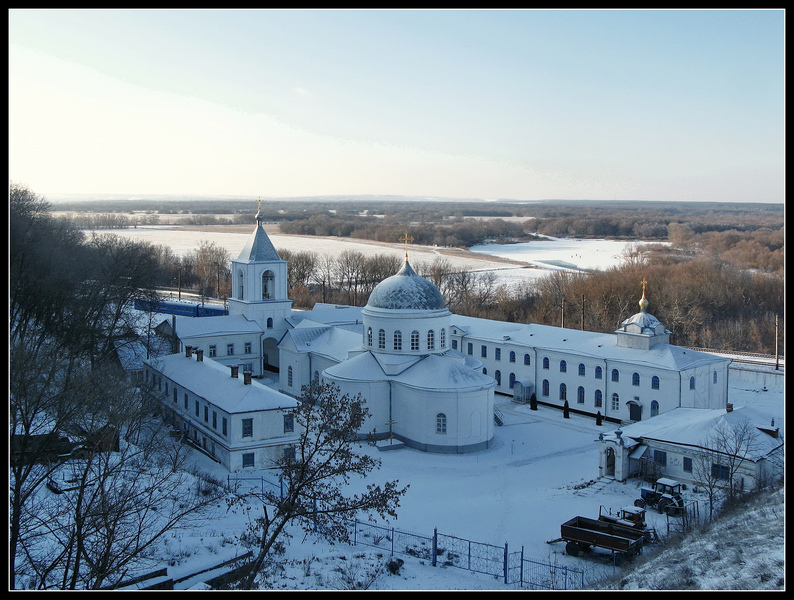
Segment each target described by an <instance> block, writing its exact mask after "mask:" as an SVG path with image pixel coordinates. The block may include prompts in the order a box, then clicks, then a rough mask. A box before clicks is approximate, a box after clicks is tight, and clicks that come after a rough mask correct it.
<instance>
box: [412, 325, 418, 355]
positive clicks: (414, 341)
mask: <svg viewBox="0 0 794 600" xmlns="http://www.w3.org/2000/svg"><path fill="white" fill-rule="evenodd" d="M411 350H419V332H418V331H416V330H415V329H414V330H413V331H412V332H411Z"/></svg>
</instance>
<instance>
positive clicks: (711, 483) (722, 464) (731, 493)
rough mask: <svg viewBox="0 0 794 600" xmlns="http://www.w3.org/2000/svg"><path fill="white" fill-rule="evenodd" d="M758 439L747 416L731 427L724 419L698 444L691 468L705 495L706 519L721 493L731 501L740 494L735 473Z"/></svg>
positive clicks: (712, 510) (711, 512) (710, 515)
mask: <svg viewBox="0 0 794 600" xmlns="http://www.w3.org/2000/svg"><path fill="white" fill-rule="evenodd" d="M757 436H758V430H757V429H756V427H755V426H754V425H753V424H752V423H751V422H750V420H749V419H747V418H746V417H745V418H741V419H739V420H737V422H735V423H733V424H729V423H728V422H726V420H724V419H723V420H721V421H719V423H718V424H717V426H716V427H715V428H714V429H713V430H712V431H711V433H710V434H709V436H708V437H707V438H706V439H705V440H703V441H701V442H700V443H699V446H700V450H699V451H698V452H697V454H696V455H695V458H694V460H693V463H692V468H693V474H694V476H695V479H696V481H697V482H698V484H699V485H701V486H702V487H703V489H704V490H705V491H706V494H707V495H708V499H709V518H711V517H712V516H713V513H714V509H715V507H716V502H717V500H718V499H719V497H720V496H721V495H722V494H725V496H727V498H728V499H729V500H731V499H733V498H734V497H735V496H736V495H737V494H738V493H740V492H741V491H742V489H743V487H744V486H743V485H737V474H738V473H739V470H740V469H741V467H742V466H743V465H744V464H745V463H746V462H747V461H748V459H749V458H750V456H751V453H752V450H753V449H754V447H755V444H756V439H757ZM742 483H743V482H742Z"/></svg>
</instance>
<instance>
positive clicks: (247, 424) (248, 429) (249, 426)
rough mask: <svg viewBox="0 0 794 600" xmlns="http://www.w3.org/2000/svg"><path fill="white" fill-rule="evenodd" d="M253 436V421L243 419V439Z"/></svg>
mask: <svg viewBox="0 0 794 600" xmlns="http://www.w3.org/2000/svg"><path fill="white" fill-rule="evenodd" d="M253 435H254V420H253V419H243V437H253Z"/></svg>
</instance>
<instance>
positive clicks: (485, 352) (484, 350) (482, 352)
mask: <svg viewBox="0 0 794 600" xmlns="http://www.w3.org/2000/svg"><path fill="white" fill-rule="evenodd" d="M480 356H482V357H483V358H488V347H487V346H480Z"/></svg>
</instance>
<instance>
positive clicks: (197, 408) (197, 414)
mask: <svg viewBox="0 0 794 600" xmlns="http://www.w3.org/2000/svg"><path fill="white" fill-rule="evenodd" d="M196 416H197V417H198V416H199V405H198V400H196Z"/></svg>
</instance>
